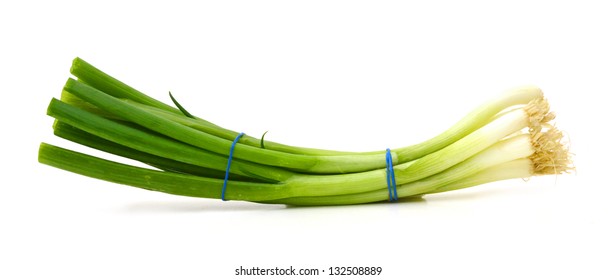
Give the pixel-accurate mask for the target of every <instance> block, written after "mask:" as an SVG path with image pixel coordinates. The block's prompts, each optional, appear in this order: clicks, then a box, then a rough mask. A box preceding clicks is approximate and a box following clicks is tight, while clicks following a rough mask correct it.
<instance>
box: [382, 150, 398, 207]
mask: <svg viewBox="0 0 616 280" xmlns="http://www.w3.org/2000/svg"><path fill="white" fill-rule="evenodd" d="M385 162H386V163H387V168H386V170H387V190H388V191H389V201H396V200H398V190H397V189H396V175H395V174H394V161H393V158H392V157H391V151H390V150H389V148H387V152H386V153H385Z"/></svg>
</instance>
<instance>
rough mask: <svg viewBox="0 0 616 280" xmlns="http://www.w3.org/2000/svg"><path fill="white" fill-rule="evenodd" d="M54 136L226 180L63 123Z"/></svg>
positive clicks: (208, 170) (220, 173)
mask: <svg viewBox="0 0 616 280" xmlns="http://www.w3.org/2000/svg"><path fill="white" fill-rule="evenodd" d="M53 128H54V130H53V131H54V134H55V135H56V136H58V137H61V138H64V139H66V140H69V141H72V142H75V143H78V144H81V145H84V146H88V147H90V148H94V149H97V150H100V151H103V152H107V153H110V154H114V155H117V156H121V157H125V158H129V159H133V160H137V161H140V162H143V163H145V164H148V165H150V166H153V167H156V168H158V169H162V170H165V171H170V172H176V173H183V174H191V175H195V176H202V177H209V178H216V179H224V177H225V172H224V171H222V170H215V169H211V168H205V167H201V166H197V165H193V164H188V163H184V162H180V161H176V160H172V159H168V158H164V157H160V156H156V155H152V154H148V153H144V152H142V151H139V150H135V149H132V148H129V147H126V146H122V145H119V144H117V143H114V142H111V141H108V140H105V139H103V138H101V137H98V136H95V135H93V134H90V133H87V132H85V131H83V130H80V129H78V128H75V127H73V126H71V125H68V124H66V123H64V122H61V121H57V120H56V121H55V123H54V127H53ZM229 178H230V179H231V180H235V181H251V182H252V181H255V179H252V178H249V177H243V176H239V175H235V174H230V176H229Z"/></svg>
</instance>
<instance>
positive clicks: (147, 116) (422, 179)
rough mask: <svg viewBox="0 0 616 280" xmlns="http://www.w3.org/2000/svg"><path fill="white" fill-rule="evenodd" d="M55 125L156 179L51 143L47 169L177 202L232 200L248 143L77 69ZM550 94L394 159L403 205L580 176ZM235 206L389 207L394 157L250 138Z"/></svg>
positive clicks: (488, 110) (526, 96) (507, 103)
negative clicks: (406, 200) (481, 188)
mask: <svg viewBox="0 0 616 280" xmlns="http://www.w3.org/2000/svg"><path fill="white" fill-rule="evenodd" d="M71 73H72V74H73V75H74V76H75V77H76V78H77V79H73V78H69V80H68V81H67V83H66V85H65V86H64V88H63V92H62V96H61V99H59V100H58V99H52V100H51V102H50V104H49V107H48V110H47V114H48V115H49V116H51V117H53V118H54V119H55V122H54V126H53V128H54V134H55V135H57V136H59V137H61V138H64V139H67V140H70V141H73V142H75V143H78V144H81V145H85V146H88V147H91V148H95V149H98V150H101V151H104V152H107V153H110V154H115V155H118V156H122V157H125V158H129V159H133V160H137V161H140V162H143V163H145V164H147V165H149V166H150V167H151V168H143V167H136V166H131V165H127V164H122V163H117V162H112V161H109V160H106V159H103V158H97V157H93V156H90V155H86V154H83V153H79V152H75V151H71V150H67V149H64V148H60V147H56V146H53V145H50V144H46V143H42V144H41V145H40V149H39V161H40V162H41V163H44V164H48V165H51V166H54V167H57V168H60V169H64V170H67V171H70V172H74V173H78V174H82V175H85V176H89V177H93V178H97V179H101V180H106V181H109V182H115V183H119V184H125V185H130V186H134V187H139V188H143V189H148V190H153V191H160V192H165V193H170V194H176V195H183V196H193V197H204V198H221V196H222V191H223V189H222V188H223V184H224V182H225V179H224V178H225V174H226V173H227V163H228V160H229V151H230V149H231V147H232V145H233V144H232V142H233V140H234V139H235V137H237V135H238V133H237V132H235V131H232V130H228V129H225V128H223V127H221V126H218V125H216V124H214V123H211V122H209V121H206V120H204V119H201V118H198V117H195V116H194V115H192V114H190V113H189V112H188V111H187V110H186V109H185V108H183V107H182V106H181V105H180V104H179V103H178V102H177V100H176V99H175V98H174V97H173V96H172V95H171V93H170V97H171V99H172V102H173V103H174V104H175V106H176V107H172V106H170V105H167V104H165V103H163V102H160V101H158V100H156V99H153V98H151V97H149V96H147V95H146V94H144V93H142V92H140V91H137V90H136V89H134V88H132V87H130V86H128V85H126V84H124V83H122V82H120V81H119V80H117V79H115V78H113V77H111V76H110V75H108V74H106V73H104V72H102V71H101V70H99V69H97V68H95V67H94V66H92V65H91V64H89V63H87V62H85V61H84V60H81V59H79V58H76V59H75V60H74V61H73V66H72V68H71ZM553 119H554V114H553V113H552V112H550V109H549V104H548V102H547V101H546V100H545V98H544V97H543V93H542V91H541V90H540V89H539V88H537V87H534V86H525V87H520V88H516V89H513V90H510V91H508V92H506V93H505V94H503V95H500V96H498V97H497V98H495V99H493V100H491V101H489V102H486V103H485V104H483V105H481V106H479V107H478V108H477V109H475V110H473V111H472V112H471V113H469V114H468V115H467V116H465V117H464V118H462V119H461V120H460V121H459V122H457V123H456V124H454V125H453V126H452V127H451V128H449V129H447V130H446V131H444V132H443V133H441V134H439V135H437V136H436V137H434V138H432V139H429V140H427V141H424V142H421V143H418V144H414V145H410V146H406V147H402V148H397V149H393V150H392V151H391V155H392V161H393V170H394V174H395V179H396V182H397V184H398V186H397V191H398V197H413V196H420V195H425V194H432V193H439V192H444V191H452V190H457V189H461V188H466V187H471V186H475V185H479V184H484V183H488V182H493V181H498V180H505V179H512V178H527V177H530V176H533V175H544V174H560V173H564V172H568V171H570V170H571V169H572V166H571V157H570V155H569V153H568V150H567V147H566V145H564V144H563V143H562V133H560V131H558V130H557V129H556V128H555V127H554V126H553V125H551V122H552V120H553ZM234 149H235V151H234V154H233V162H232V164H231V165H230V166H229V167H230V168H229V170H228V174H229V179H228V180H227V184H228V185H227V188H226V190H225V198H226V199H228V200H244V201H252V202H260V203H280V204H290V205H341V204H359V203H369V202H378V201H387V200H388V199H389V198H390V197H389V189H388V186H387V171H386V163H385V153H384V151H368V152H346V151H333V150H324V149H315V148H307V147H296V146H290V145H284V144H280V143H276V142H272V141H265V140H264V139H263V137H261V138H256V137H250V136H244V137H242V138H240V140H239V142H238V143H237V144H236V145H235V146H234Z"/></svg>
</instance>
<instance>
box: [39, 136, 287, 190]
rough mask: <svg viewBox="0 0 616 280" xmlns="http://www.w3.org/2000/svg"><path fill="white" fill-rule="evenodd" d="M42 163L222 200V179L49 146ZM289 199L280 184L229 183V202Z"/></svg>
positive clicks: (42, 154)
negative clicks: (144, 165)
mask: <svg viewBox="0 0 616 280" xmlns="http://www.w3.org/2000/svg"><path fill="white" fill-rule="evenodd" d="M38 155H39V158H38V160H39V162H40V163H43V164H47V165H50V166H53V167H57V168H60V169H64V170H67V171H70V172H74V173H77V174H81V175H84V176H88V177H92V178H97V179H101V180H105V181H109V182H114V183H118V184H124V185H129V186H134V187H138V188H142V189H147V190H152V191H158V192H164V193H169V194H175V195H182V196H192V197H203V198H218V199H220V197H221V191H222V184H223V180H219V179H211V178H204V177H199V176H193V175H186V174H178V173H173V172H163V171H157V170H151V169H145V168H140V167H135V166H130V165H126V164H121V163H117V162H112V161H109V160H104V159H101V158H97V157H93V156H89V155H85V154H82V153H78V152H74V151H71V150H67V149H63V148H60V147H56V146H53V145H49V144H46V143H41V145H40V147H39V154H38ZM286 196H288V195H287V194H286V187H285V186H283V185H278V184H268V183H253V182H237V181H229V184H228V185H227V190H226V193H225V197H226V198H227V199H229V200H246V201H259V200H271V199H278V198H283V197H286Z"/></svg>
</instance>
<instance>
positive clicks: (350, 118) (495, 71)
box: [0, 1, 616, 279]
mask: <svg viewBox="0 0 616 280" xmlns="http://www.w3.org/2000/svg"><path fill="white" fill-rule="evenodd" d="M13 2H17V1H13ZM194 2H198V1H194ZM199 2H204V1H199ZM413 2H415V1H413ZM413 2H410V3H409V1H401V2H394V1H219V2H218V3H209V2H207V3H206V4H196V3H192V2H183V1H173V2H171V1H170V2H169V3H161V2H159V1H151V2H150V1H148V2H146V1H143V2H142V3H131V2H130V1H121V2H116V1H105V2H101V3H97V4H91V3H85V1H74V2H67V1H40V2H36V1H19V4H15V3H9V1H3V2H2V4H0V36H1V37H0V40H1V41H0V50H1V51H0V59H1V60H0V84H1V85H2V87H1V89H2V100H3V102H2V110H1V111H0V113H1V114H2V131H3V132H2V138H1V139H2V140H1V141H2V145H1V149H2V151H1V152H2V160H1V164H2V183H1V188H0V215H1V216H0V217H1V219H0V223H1V225H2V229H1V230H0V279H240V278H246V279H252V278H251V277H246V276H244V277H238V276H234V275H233V274H234V270H235V269H236V268H239V267H240V266H244V267H253V266H260V267H264V268H269V267H275V266H278V267H287V266H291V265H293V266H294V267H296V268H319V269H327V268H328V267H329V266H382V267H383V269H384V271H383V273H382V275H381V276H378V277H358V278H361V279H452V278H459V279H558V278H564V277H571V278H574V279H614V278H615V277H616V272H615V271H614V268H613V267H611V268H610V267H609V266H610V265H613V264H614V260H615V259H616V258H615V253H614V252H616V246H615V241H614V236H616V231H615V230H614V218H613V217H614V213H616V211H615V210H616V206H615V204H616V203H614V202H613V200H614V197H615V195H616V191H615V190H614V188H615V187H616V186H614V179H613V178H614V175H613V174H614V171H613V169H614V167H613V166H614V164H613V162H612V160H614V158H615V155H614V152H613V147H614V145H613V139H614V138H613V137H612V132H613V121H614V107H613V103H612V102H613V100H614V97H613V96H614V93H615V90H616V86H615V82H614V81H615V80H614V78H615V77H616V76H615V74H616V68H615V67H616V66H615V65H616V54H615V53H616V51H615V50H616V43H615V42H614V33H615V32H614V31H615V30H614V29H615V27H616V17H615V16H614V14H615V12H616V11H615V10H614V8H612V6H611V5H610V4H609V3H610V1H604V2H600V1H511V2H499V1H423V2H429V3H430V4H425V3H413ZM76 56H79V57H82V58H83V59H85V60H87V61H89V62H91V63H93V64H94V65H96V66H98V67H99V68H101V69H103V70H105V71H106V72H108V73H110V74H112V75H114V76H116V77H118V78H120V79H121V80H123V81H125V82H127V83H129V84H131V85H133V86H134V87H136V88H138V89H140V90H142V91H144V92H147V93H148V94H150V95H152V96H154V97H156V98H158V99H162V100H166V98H167V96H166V93H167V91H168V90H171V91H172V92H173V93H174V95H175V96H176V97H177V98H178V99H179V100H180V102H181V103H183V104H184V105H185V107H187V109H188V110H189V111H190V112H192V113H193V114H196V115H199V116H201V117H204V118H206V119H208V120H211V121H213V122H215V123H217V124H219V125H222V126H225V127H228V128H231V129H234V130H237V131H244V132H246V133H248V134H251V135H253V136H260V135H261V133H262V132H264V131H266V130H268V131H269V134H268V136H267V137H268V138H269V139H270V140H275V141H279V142H284V143H288V144H295V145H301V146H312V147H321V148H330V149H344V150H377V149H384V148H385V147H400V146H404V145H407V144H411V143H414V142H417V141H421V140H424V139H427V138H429V137H431V136H434V135H436V134H437V133H439V132H440V131H442V130H444V129H445V128H447V127H448V126H449V125H451V124H453V123H454V122H455V121H457V120H458V119H459V118H461V117H462V116H463V115H464V114H465V113H466V112H468V111H470V110H471V109H473V108H474V107H475V106H476V105H478V104H480V103H482V102H483V101H484V100H486V99H488V98H491V97H492V96H494V95H495V94H499V93H500V92H502V91H504V90H506V89H508V88H510V87H515V86H518V85H523V84H536V85H538V86H540V87H541V88H542V89H543V90H544V92H545V94H546V97H547V98H548V99H549V100H550V101H551V104H552V108H553V109H554V111H555V112H556V113H557V115H558V117H557V120H556V122H557V125H558V126H559V127H560V128H561V129H563V130H564V131H566V132H567V135H568V137H569V138H570V143H571V150H572V151H573V152H574V153H575V154H576V156H575V164H576V166H577V172H576V174H571V175H562V176H558V177H543V178H532V179H531V180H530V181H528V182H525V181H523V180H512V181H507V182H500V183H494V184H489V185H485V186H480V187H476V188H473V189H469V190H465V191H459V192H453V193H449V194H443V195H438V196H428V197H426V198H425V200H423V201H414V202H402V203H393V204H373V205H363V206H348V207H316V208H292V207H286V206H277V205H274V206H267V205H259V204H252V203H241V202H221V201H217V200H206V199H195V198H184V197H176V196H171V195H166V194H162V193H155V192H148V191H144V190H141V189H135V188H131V187H126V186H121V185H115V184H111V183H106V182H102V181H97V180H94V179H90V178H86V177H82V176H78V175H75V174H70V173H67V172H64V171H61V170H58V169H54V168H51V167H48V166H44V165H41V164H39V163H38V162H37V160H36V158H37V148H38V145H39V143H40V142H43V141H45V142H49V143H52V144H56V145H61V146H64V147H69V148H74V149H77V150H80V151H88V150H86V149H83V148H81V147H79V146H76V145H72V144H71V143H67V142H64V141H61V140H60V139H57V138H55V137H53V135H52V129H51V124H52V119H51V118H49V117H47V116H46V115H45V109H46V106H47V103H48V102H49V100H50V99H51V98H52V97H59V93H60V90H61V88H62V86H63V84H64V82H65V80H66V79H67V78H68V77H69V76H70V74H69V68H70V63H71V60H72V59H73V58H74V57H76ZM255 278H259V279H271V278H267V277H255ZM319 278H322V279H327V278H336V277H334V276H321V277H300V278H299V279H319ZM346 278H347V279H353V278H352V277H346ZM276 279H287V278H285V277H278V278H276Z"/></svg>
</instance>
